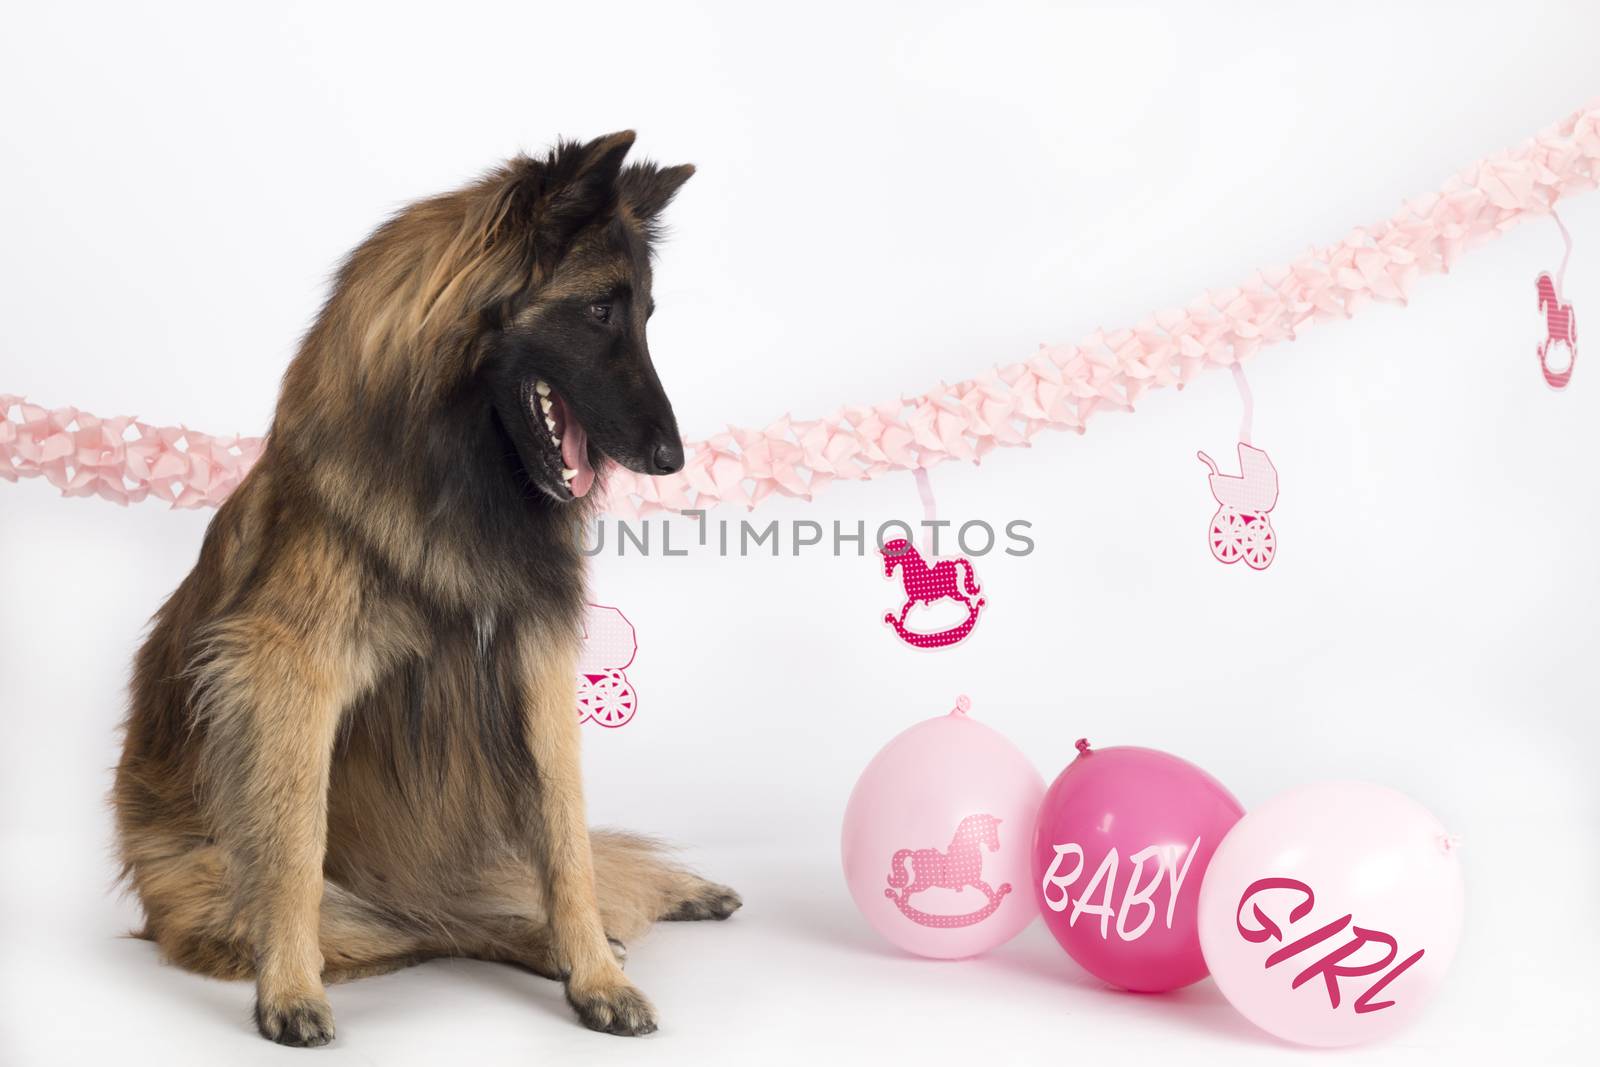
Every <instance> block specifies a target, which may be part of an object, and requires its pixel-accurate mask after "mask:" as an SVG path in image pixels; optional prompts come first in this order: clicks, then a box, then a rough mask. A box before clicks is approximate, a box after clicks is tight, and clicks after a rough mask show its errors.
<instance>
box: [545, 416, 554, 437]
mask: <svg viewBox="0 0 1600 1067" xmlns="http://www.w3.org/2000/svg"><path fill="white" fill-rule="evenodd" d="M544 425H545V429H547V430H549V431H550V432H551V433H555V432H556V420H555V419H552V418H551V417H550V416H549V415H546V416H545V417H544Z"/></svg>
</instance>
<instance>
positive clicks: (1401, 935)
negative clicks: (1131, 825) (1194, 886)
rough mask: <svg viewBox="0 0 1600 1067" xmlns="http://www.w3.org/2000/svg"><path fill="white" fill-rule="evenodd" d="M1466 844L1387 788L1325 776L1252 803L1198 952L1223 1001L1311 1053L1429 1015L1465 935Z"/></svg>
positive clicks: (1205, 913) (1218, 876) (1226, 850)
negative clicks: (1460, 852)
mask: <svg viewBox="0 0 1600 1067" xmlns="http://www.w3.org/2000/svg"><path fill="white" fill-rule="evenodd" d="M1462 897H1463V892H1462V884H1461V865H1460V862H1459V860H1458V859H1457V856H1456V847H1455V839H1454V838H1453V837H1451V836H1450V835H1449V834H1448V833H1447V832H1446V831H1445V829H1444V827H1443V826H1441V825H1440V824H1439V820H1437V819H1435V818H1434V817H1433V815H1432V814H1431V813H1430V812H1429V811H1428V810H1427V809H1426V808H1424V807H1423V806H1422V805H1420V804H1418V803H1417V802H1416V801H1414V800H1412V799H1411V798H1409V797H1407V796H1406V795H1405V794H1403V793H1398V792H1396V791H1395V790H1393V789H1387V788H1385V787H1383V786H1377V785H1369V784H1366V783H1363V782H1328V783H1323V784H1320V785H1312V786H1306V787H1304V788H1301V789H1295V790H1292V791H1291V792H1288V793H1284V794H1283V795H1281V796H1278V797H1276V798H1274V799H1273V800H1271V801H1269V802H1267V803H1266V804H1263V805H1262V806H1261V807H1259V808H1256V809H1254V810H1253V811H1251V812H1250V813H1249V814H1247V815H1246V816H1245V817H1244V818H1243V819H1241V820H1240V821H1239V823H1238V825H1236V826H1235V827H1234V828H1233V830H1232V831H1231V832H1230V833H1229V834H1228V836H1227V837H1226V838H1224V839H1223V841H1222V844H1221V845H1220V846H1219V847H1218V849H1217V852H1216V855H1214V856H1213V857H1212V858H1211V866H1210V867H1209V868H1207V870H1206V876H1205V882H1204V883H1203V884H1202V886H1201V888H1200V946H1201V948H1202V950H1203V951H1204V952H1205V958H1206V963H1207V964H1208V965H1209V966H1210V968H1211V975H1212V977H1213V978H1215V979H1216V981H1217V985H1218V986H1219V987H1220V988H1221V989H1222V992H1223V995H1224V996H1226V997H1227V998H1228V1000H1229V1001H1230V1002H1231V1003H1232V1004H1233V1006H1234V1007H1235V1008H1238V1009H1239V1011H1240V1012H1242V1013H1243V1014H1244V1015H1245V1017H1246V1018H1248V1019H1249V1020H1250V1021H1251V1022H1253V1023H1255V1024H1256V1025H1257V1026H1259V1027H1261V1028H1262V1029H1263V1030H1266V1031H1268V1032H1269V1033H1273V1034H1276V1035H1277V1036H1279V1037H1281V1038H1283V1039H1285V1040H1287V1041H1294V1042H1297V1043H1299V1044H1302V1045H1323V1046H1336V1045H1354V1044H1357V1043H1359V1042H1363V1041H1371V1040H1374V1039H1376V1038H1380V1037H1384V1036H1386V1035H1388V1034H1390V1033H1393V1032H1394V1031H1395V1030H1398V1029H1399V1028H1400V1027H1402V1026H1404V1025H1405V1024H1406V1023H1408V1022H1410V1021H1411V1020H1412V1019H1413V1018H1415V1017H1416V1015H1417V1014H1418V1013H1419V1012H1421V1011H1422V1009H1423V1007H1424V1005H1426V1004H1427V1002H1428V1001H1429V1000H1430V999H1431V998H1432V996H1433V994H1434V992H1435V991H1436V990H1437V989H1438V987H1439V984H1440V982H1441V981H1443V979H1444V976H1445V972H1446V971H1447V970H1449V967H1450V961H1451V959H1452V958H1453V957H1454V956H1455V951H1456V944H1457V942H1458V941H1459V940H1460V937H1461V920H1462Z"/></svg>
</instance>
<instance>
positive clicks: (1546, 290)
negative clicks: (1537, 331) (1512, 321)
mask: <svg viewBox="0 0 1600 1067" xmlns="http://www.w3.org/2000/svg"><path fill="white" fill-rule="evenodd" d="M1534 285H1535V287H1536V288H1537V289H1538V290H1539V310H1540V311H1541V312H1543V313H1544V317H1545V338H1544V341H1543V342H1541V343H1540V345H1539V369H1540V370H1541V371H1543V372H1544V380H1545V382H1546V384H1548V385H1549V386H1550V388H1552V389H1565V388H1566V387H1567V383H1568V382H1570V381H1572V368H1573V366H1574V365H1575V364H1576V363H1577V362H1578V317H1577V315H1575V314H1574V313H1573V311H1572V305H1571V304H1563V303H1562V302H1561V294H1560V293H1559V292H1558V291H1557V289H1556V283H1555V281H1554V280H1553V279H1552V278H1551V277H1550V275H1548V274H1541V275H1539V280H1538V281H1537V282H1535V283H1534ZM1558 344H1560V345H1565V346H1566V348H1567V360H1566V363H1567V366H1566V369H1565V370H1560V371H1553V370H1551V369H1550V361H1549V358H1548V357H1549V355H1550V350H1551V349H1552V348H1554V347H1555V346H1556V345H1558Z"/></svg>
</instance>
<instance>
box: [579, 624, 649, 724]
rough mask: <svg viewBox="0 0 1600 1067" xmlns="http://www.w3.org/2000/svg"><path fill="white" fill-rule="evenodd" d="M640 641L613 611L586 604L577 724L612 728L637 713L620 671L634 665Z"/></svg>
mask: <svg viewBox="0 0 1600 1067" xmlns="http://www.w3.org/2000/svg"><path fill="white" fill-rule="evenodd" d="M638 651H639V641H638V638H637V636H636V635H635V633H634V630H633V623H631V622H629V621H628V617H627V616H626V615H624V614H623V613H622V612H621V611H619V610H618V609H616V608H613V607H608V606H606V605H605V604H588V605H586V606H585V608H584V612H583V650H582V651H581V652H579V654H578V721H579V722H580V723H581V722H587V721H590V720H592V721H594V722H597V723H599V724H600V725H601V726H605V727H609V728H612V729H615V728H616V727H618V726H625V725H627V724H628V722H630V721H631V720H632V719H633V716H634V713H635V712H636V711H638V710H639V697H638V695H637V694H636V693H634V691H633V685H632V684H631V683H630V682H629V681H628V676H627V675H626V674H623V673H622V672H623V671H624V670H625V669H627V668H628V667H629V666H631V665H632V664H633V657H634V656H635V655H636V654H637V653H638Z"/></svg>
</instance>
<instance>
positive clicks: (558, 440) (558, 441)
mask: <svg viewBox="0 0 1600 1067" xmlns="http://www.w3.org/2000/svg"><path fill="white" fill-rule="evenodd" d="M550 443H551V444H553V445H555V446H556V447H557V448H560V447H561V438H559V437H557V436H556V435H555V434H551V435H550Z"/></svg>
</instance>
